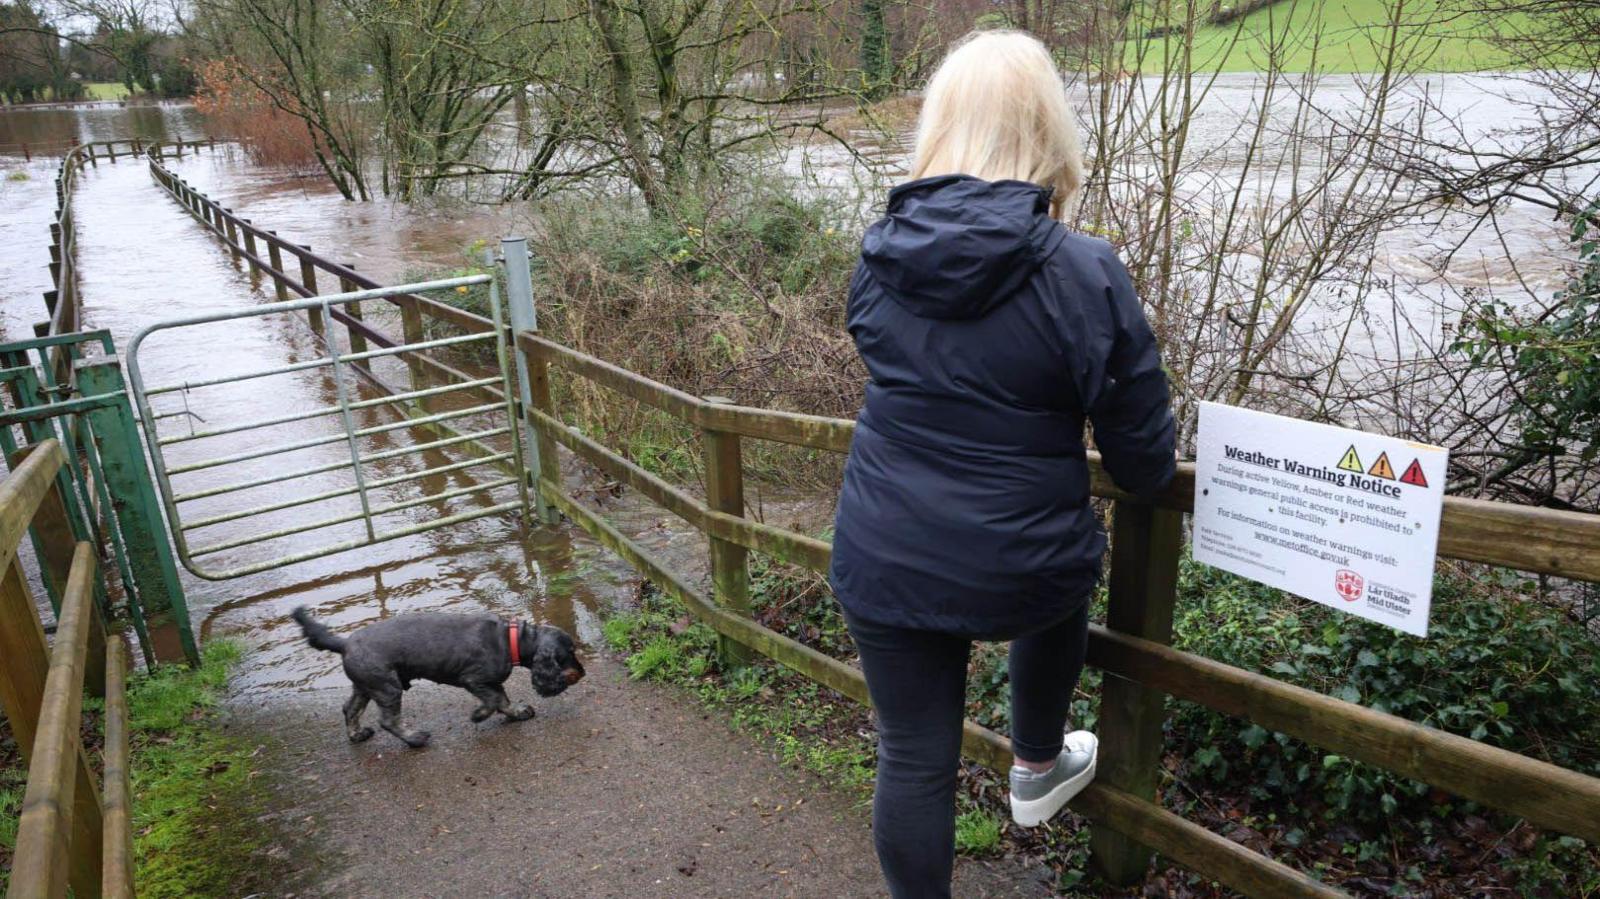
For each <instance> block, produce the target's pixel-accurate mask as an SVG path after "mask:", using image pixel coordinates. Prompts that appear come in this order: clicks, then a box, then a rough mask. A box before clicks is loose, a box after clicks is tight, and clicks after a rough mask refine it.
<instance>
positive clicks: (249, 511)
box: [127, 275, 528, 580]
mask: <svg viewBox="0 0 1600 899" xmlns="http://www.w3.org/2000/svg"><path fill="white" fill-rule="evenodd" d="M478 285H487V286H488V287H489V290H490V296H491V302H490V305H491V307H492V308H493V309H494V320H493V322H492V327H491V328H490V329H489V330H486V331H480V332H475V333H470V334H464V335H459V336H454V337H442V338H437V339H434V340H423V341H418V342H416V343H401V344H395V345H392V346H387V347H383V348H380V349H376V350H363V351H361V352H344V351H342V350H341V349H340V347H339V345H338V343H337V342H336V341H334V340H331V339H324V340H323V341H322V344H323V346H324V347H325V349H326V351H327V354H326V355H325V356H323V357H322V358H319V359H313V360H309V361H303V362H297V363H293V364H290V365H284V366H278V367H274V368H268V369H263V370H259V371H251V372H246V373H242V374H230V375H224V376H220V377H216V378H208V379H203V380H195V381H186V382H183V383H177V384H163V385H156V386H150V385H146V384H145V381H144V375H143V371H142V368H141V365H140V350H141V349H142V348H143V346H144V342H145V341H146V340H147V339H149V338H150V337H151V336H152V335H154V334H156V333H158V332H162V331H168V330H172V329H176V328H185V327H194V326H197V325H204V324H213V323H218V322H228V321H237V320H240V319H245V318H259V317H262V316H273V315H278V316H282V315H292V314H294V313H298V312H305V311H316V312H318V313H320V318H321V320H323V321H328V320H332V318H333V310H334V309H336V308H340V307H343V306H348V305H351V304H354V303H359V302H361V301H362V300H372V299H385V298H388V297H393V296H400V295H420V294H426V293H429V292H432V291H440V290H453V289H457V288H470V287H474V286H478ZM499 310H500V302H499V293H498V285H497V284H496V283H495V279H494V278H493V276H491V275H473V276H469V277H463V278H449V279H444V280H439V281H428V282H424V283H419V284H407V285H400V286H398V287H384V288H378V289H373V290H359V291H354V292H350V293H342V294H332V295H327V296H320V297H315V298H311V299H305V300H291V301H289V302H284V303H270V304H267V305H264V306H258V307H254V308H247V309H237V310H229V311H225V312H217V313H213V314H210V315H202V316H195V317H192V318H185V319H175V320H172V321H166V322H160V323H158V324H155V325H151V326H149V327H147V328H145V329H143V330H141V331H140V332H139V333H138V334H137V335H135V336H134V338H133V341H132V342H131V343H130V344H129V346H128V354H127V355H128V376H129V380H130V382H131V386H132V389H133V395H134V399H135V402H136V403H137V404H138V408H139V417H140V419H141V420H142V421H143V423H144V428H145V436H146V442H147V444H148V446H149V450H150V459H151V463H152V466H153V468H154V472H155V480H156V484H157V485H158V486H159V488H160V490H161V500H162V504H163V506H164V507H165V509H166V513H167V521H168V523H169V525H170V526H171V530H172V539H173V543H174V547H175V549H176V552H177V556H178V559H179V560H180V561H182V563H183V565H184V567H185V568H188V569H189V570H190V571H192V572H194V573H195V574H196V575H198V576H200V577H203V578H207V579H209V580H225V579H228V578H234V577H241V576H243V575H247V574H253V573H255V572H259V571H266V570H268V569H271V568H277V567H280V566H283V565H289V564H292V563H295V562H303V561H306V560H309V559H316V558H321V557H323V556H328V555H332V554H334V553H339V552H344V551H346V550H351V549H357V548H359V547H362V546H369V545H371V544H373V543H379V542H382V541H385V540H393V539H395V538H398V537H404V536H407V535H410V534H418V533H422V532H424V531H430V530H435V529H438V528H442V527H447V526H449V525H453V524H459V523H461V522H465V521H471V520H473V519H475V518H483V517H486V516H489V515H499V514H503V513H506V512H510V511H514V510H526V508H527V502H528V496H527V483H526V481H525V480H524V479H523V478H521V477H517V476H516V475H515V474H512V475H508V476H505V477H501V478H497V479H493V480H487V481H481V482H474V483H472V484H470V485H468V486H465V487H457V488H454V489H449V490H444V491H440V492H438V493H428V494H424V495H423V496H420V497H417V498H413V499H408V500H404V501H402V502H395V503H388V504H384V505H375V504H374V502H373V499H372V491H374V490H376V489H379V488H383V487H390V486H394V485H396V484H400V483H405V482H408V481H418V480H423V479H425V478H429V477H434V476H437V475H444V474H449V473H452V472H460V471H466V470H468V469H474V468H479V467H482V466H486V465H491V464H501V465H503V466H505V467H507V468H509V469H510V470H511V471H512V472H519V471H522V470H523V463H522V443H521V437H520V434H519V431H518V429H517V428H515V427H512V426H511V422H512V421H514V420H515V410H514V409H513V407H512V404H511V400H510V397H512V396H514V390H513V388H512V384H511V374H510V367H509V365H508V354H507V342H506V329H505V328H504V327H503V326H502V324H501V322H500V311H499ZM485 342H489V343H493V345H494V348H495V357H496V359H497V361H498V363H499V368H500V371H499V373H498V374H497V375H494V376H490V377H482V378H469V379H466V380H460V381H456V382H453V383H447V384H443V385H440V386H436V387H426V388H421V389H416V390H409V391H403V392H398V393H385V394H384V395H381V396H378V397H375V398H372V399H356V398H355V392H356V382H355V375H354V374H353V366H354V365H355V364H357V363H364V362H369V361H371V360H373V359H378V358H381V357H386V356H400V355H402V354H408V353H420V352H423V351H426V350H431V349H438V348H441V347H458V346H465V345H469V344H474V343H485ZM323 368H326V369H329V370H330V376H331V379H332V381H333V384H334V389H335V392H336V396H337V399H338V402H337V403H336V404H334V405H330V406H322V407H317V408H312V409H308V410H305V411H303V412H298V413H294V414H291V415H280V416H275V417H271V418H265V419H258V420H252V421H243V422H230V423H226V424H220V425H217V426H214V427H206V428H204V429H202V430H198V431H190V432H189V433H180V434H172V433H162V430H161V427H160V422H161V421H162V420H171V419H172V418H174V417H177V416H179V415H184V416H188V415H193V414H194V413H193V411H192V410H190V409H189V408H188V404H187V402H185V405H184V407H183V408H182V409H181V410H180V409H174V410H169V411H168V412H164V413H162V414H159V415H158V414H157V413H156V412H155V410H154V409H153V408H152V400H154V399H156V398H159V397H165V396H173V395H182V396H183V397H184V398H185V399H187V396H188V394H189V392H190V391H194V390H198V389H200V388H204V387H215V386H218V385H223V384H234V383H240V382H245V381H255V380H259V379H264V378H271V377H274V376H279V375H284V374H290V373H294V372H302V371H309V370H313V369H323ZM491 385H493V386H496V387H498V388H499V392H500V394H501V396H502V397H503V399H501V400H500V401H499V402H497V403H487V404H477V405H470V406H466V407H464V408H458V409H453V410H449V411H444V412H437V413H433V414H429V415H422V416H418V417H414V418H413V417H406V418H402V419H401V420H400V421H397V422H391V423H386V424H381V425H374V426H369V427H365V428H362V427H358V426H357V423H356V420H355V418H354V416H353V413H355V412H357V411H360V410H363V409H373V408H379V407H385V408H391V407H394V406H395V405H396V404H400V403H410V402H416V401H421V400H424V399H434V398H443V397H448V396H451V395H455V394H462V393H466V392H469V391H473V390H480V389H483V388H486V387H490V386H491ZM482 415H495V416H496V417H497V418H499V419H500V421H501V423H500V424H499V425H497V426H494V427H490V428H485V429H481V430H477V431H472V432H467V433H454V434H453V435H452V436H447V437H443V438H440V439H437V440H433V441H429V442H426V443H418V444H412V445H409V446H403V447H400V448H397V449H392V450H385V451H382V452H377V453H367V454H365V455H363V453H362V450H361V441H362V438H364V437H369V436H372V435H375V434H382V433H386V432H389V431H396V430H400V429H405V428H413V427H419V426H423V425H435V426H441V425H442V423H443V422H446V421H452V420H457V419H465V418H471V417H474V416H482ZM332 416H337V417H338V421H339V431H338V432H336V433H333V434H329V435H326V436H321V437H316V438H311V439H303V440H295V441H287V442H279V443H269V445H267V446H265V447H261V448H258V449H252V450H250V451H247V452H243V453H234V454H231V455H223V456H214V457H210V458H205V459H201V460H198V461H193V462H187V463H184V464H181V465H169V464H168V462H167V451H168V448H169V447H171V446H173V445H175V444H187V443H193V442H195V441H203V440H206V439H207V438H212V437H221V436H225V435H229V434H239V433H243V432H262V431H269V430H270V429H271V428H273V427H275V426H279V425H286V424H291V423H294V422H300V421H306V420H310V419H321V418H328V417H332ZM202 419H203V417H202ZM497 437H507V438H509V441H510V446H511V448H510V450H508V451H502V452H494V451H492V450H488V451H484V452H481V453H479V454H477V455H475V456H474V457H472V458H469V459H467V460H464V461H460V462H453V463H450V464H447V465H440V466H435V467H432V468H424V469H422V470H420V471H415V472H408V473H405V474H402V475H395V476H391V477H388V478H380V479H376V480H370V479H369V478H368V477H367V474H366V468H365V466H366V465H368V464H370V463H373V462H378V461H383V460H387V459H393V458H397V457H402V456H414V455H419V454H421V453H423V452H425V451H427V450H435V449H443V448H445V447H456V446H461V445H471V446H472V447H476V448H485V449H487V444H486V443H485V441H488V440H490V439H493V438H497ZM263 439H266V438H263ZM334 443H343V444H345V446H346V449H347V451H348V453H349V459H348V460H347V461H343V462H334V463H328V464H323V465H320V466H302V465H297V464H294V463H292V462H291V463H289V464H287V465H286V466H285V467H286V469H287V470H286V471H284V472H281V473H277V474H273V475H268V476H266V477H257V478H253V479H250V480H242V481H234V482H230V483H226V484H223V485H220V486H212V487H208V488H204V489H195V490H188V491H181V490H179V489H178V488H176V487H175V486H174V484H173V478H174V477H176V476H179V475H183V474H189V473H193V472H199V471H217V470H225V469H226V468H227V467H228V466H230V465H239V464H242V463H244V462H248V461H254V460H258V459H263V458H267V457H271V456H278V455H283V454H288V453H294V452H297V451H300V450H305V449H310V448H314V447H318V446H326V445H329V444H334ZM340 470H348V471H349V473H350V476H351V478H350V483H349V485H348V486H344V487H339V488H337V489H334V490H326V491H321V492H317V493H307V494H302V495H299V496H294V497H292V498H290V499H282V500H276V501H274V502H271V503H266V504H262V505H256V506H251V507H246V508H240V509H232V510H229V511H227V512H224V513H221V514H213V515H210V516H207V517H204V518H193V519H192V518H186V517H185V515H184V513H183V510H182V508H181V507H182V506H183V504H184V503H189V502H193V501H196V500H200V499H207V498H210V497H216V496H222V495H226V494H232V493H238V492H241V491H246V490H250V489H253V488H257V487H263V486H267V485H271V484H275V483H279V482H284V481H292V480H297V479H300V478H305V477H309V476H311V475H316V474H322V473H328V472H334V471H340ZM505 487H513V488H515V498H513V499H509V500H505V501H500V502H495V503H493V504H490V505H486V506H480V507H478V508H475V509H472V510H470V511H465V512H458V513H455V514H451V515H444V516H441V517H439V518H437V519H434V520H431V521H427V522H423V523H420V524H412V525H407V526H405V527H399V528H382V527H380V526H379V525H378V524H377V523H376V522H375V519H377V518H380V517H382V516H385V515H390V514H393V513H395V512H402V511H405V510H407V509H413V508H416V507H419V506H424V505H428V504H430V503H437V502H443V501H446V500H451V499H456V498H458V497H464V496H469V495H482V496H488V495H489V494H491V493H492V491H495V490H499V489H501V488H505ZM352 495H354V496H355V497H357V499H358V500H359V501H360V507H361V508H360V511H359V512H351V513H343V514H339V515H335V516H333V517H328V518H320V519H315V520H312V521H305V522H298V523H296V524H295V525H293V526H291V527H287V528H279V529H276V530H270V531H262V532H259V533H256V534H253V535H250V536H247V537H241V538H235V539H232V540H226V541H219V542H213V543H203V544H200V545H198V546H193V545H191V544H190V535H191V534H192V533H193V532H195V531H198V530H202V529H204V528H207V527H211V526H214V525H218V524H222V523H225V522H232V521H238V520H240V519H245V518H252V517H257V516H262V515H267V514H269V513H273V512H279V511H283V510H287V509H293V508H295V507H298V506H306V505H311V504H315V503H321V502H325V501H327V500H333V499H338V498H341V497H347V496H352ZM357 521H359V522H361V523H362V525H363V527H364V529H365V531H366V534H365V536H364V537H360V538H356V539H351V540H343V541H337V542H332V543H326V544H323V545H320V546H317V547H315V548H312V549H308V550H302V551H299V552H295V553H292V554H289V555H282V556H276V557H272V558H268V559H263V560H260V561H255V562H251V563H249V564H243V565H236V566H233V567H229V568H213V567H208V566H206V565H204V564H202V563H201V562H200V559H202V558H203V557H206V556H212V555H215V554H218V553H222V552H225V551H227V550H232V549H239V548H243V547H247V546H252V545H256V544H261V543H266V542H269V541H272V540H276V539H279V538H283V537H289V536H292V535H296V534H302V533H306V532H309V531H317V530H322V529H325V528H330V527H334V526H336V525H341V524H347V523H350V522H357Z"/></svg>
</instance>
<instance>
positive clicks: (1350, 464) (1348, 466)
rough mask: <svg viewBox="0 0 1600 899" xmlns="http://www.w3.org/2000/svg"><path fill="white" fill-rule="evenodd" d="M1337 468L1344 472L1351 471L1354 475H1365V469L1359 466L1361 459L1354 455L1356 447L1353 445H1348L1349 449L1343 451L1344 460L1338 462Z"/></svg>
mask: <svg viewBox="0 0 1600 899" xmlns="http://www.w3.org/2000/svg"><path fill="white" fill-rule="evenodd" d="M1339 467H1340V468H1342V469H1344V470H1345V471H1353V472H1355V473H1356V474H1365V473H1366V470H1367V469H1366V467H1365V466H1363V465H1362V464H1361V457H1360V456H1358V455H1356V445H1355V444H1354V443H1352V444H1350V448H1349V449H1347V450H1345V451H1344V458H1343V459H1340V460H1339Z"/></svg>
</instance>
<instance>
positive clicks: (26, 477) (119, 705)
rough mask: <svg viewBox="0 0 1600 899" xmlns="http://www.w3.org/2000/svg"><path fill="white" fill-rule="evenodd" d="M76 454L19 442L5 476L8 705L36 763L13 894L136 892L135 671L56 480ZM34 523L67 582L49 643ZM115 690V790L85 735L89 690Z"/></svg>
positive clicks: (2, 633) (0, 632)
mask: <svg viewBox="0 0 1600 899" xmlns="http://www.w3.org/2000/svg"><path fill="white" fill-rule="evenodd" d="M66 464H67V455H66V452H65V451H64V450H63V449H62V448H61V444H60V443H58V442H57V441H55V440H53V439H51V440H46V441H44V442H42V443H38V444H34V445H32V446H29V447H25V448H23V449H22V450H21V451H19V459H18V460H17V461H16V464H15V465H14V466H13V468H12V471H11V474H10V475H8V476H7V477H6V478H5V480H4V481H0V566H3V567H4V569H5V574H4V580H3V581H0V708H3V709H4V712H5V716H6V720H7V722H9V724H10V726H11V732H12V734H13V735H14V736H15V737H16V741H17V746H18V747H19V748H21V750H22V754H23V757H24V758H25V759H26V760H27V762H28V783H27V788H26V791H25V792H24V794H23V799H22V817H21V820H20V821H19V822H18V825H17V844H16V850H15V852H14V853H13V857H12V865H11V885H10V888H9V889H8V891H7V893H6V895H7V896H8V897H13V899H20V897H27V899H35V897H58V896H64V895H66V892H67V888H68V886H71V888H72V891H73V894H74V895H77V896H111V897H129V896H132V895H133V851H132V839H133V836H132V834H133V831H132V827H131V818H130V815H131V810H130V807H129V788H128V711H127V701H126V695H125V693H124V678H125V676H126V671H127V661H126V654H125V649H124V646H123V643H122V640H121V639H120V638H116V639H110V640H108V639H107V638H106V632H105V627H104V625H103V623H102V621H101V617H100V616H101V611H100V609H99V608H98V607H97V606H96V604H95V602H94V593H95V590H94V583H95V566H96V564H97V563H96V555H95V550H94V546H93V545H92V544H90V543H88V542H85V541H77V540H74V539H73V536H72V531H71V528H70V526H69V523H68V521H67V512H66V506H65V503H64V502H63V501H62V496H61V491H60V488H59V485H58V481H57V478H56V474H57V472H59V471H60V470H61V468H62V466H64V465H66ZM30 527H32V528H34V529H35V530H36V531H37V532H38V534H39V536H40V537H41V546H42V547H43V550H42V551H41V553H40V559H39V565H40V568H41V569H42V570H43V574H44V577H45V579H46V580H47V581H53V582H55V583H58V584H59V585H60V594H59V595H60V596H61V612H60V615H59V617H58V619H57V624H56V633H55V641H54V645H53V646H52V645H47V644H46V641H45V635H44V627H43V626H42V625H41V623H40V621H39V611H38V607H37V606H36V605H35V604H34V598H33V594H32V592H31V591H30V590H29V589H28V581H27V579H26V578H25V577H24V576H23V574H22V571H21V568H20V566H19V564H18V562H17V547H18V545H19V544H20V543H21V541H22V536H23V534H24V533H25V532H27V530H28V529H29V528H30ZM85 687H87V688H88V689H89V691H90V692H91V693H92V694H94V695H97V696H104V697H105V732H104V743H105V776H104V781H105V791H104V794H103V796H102V793H101V787H100V784H99V780H100V779H99V778H97V777H96V776H95V769H94V766H93V765H92V764H91V763H90V760H89V757H88V754H87V753H86V752H85V751H84V748H83V744H82V742H81V741H80V739H79V733H80V732H81V729H82V726H83V691H84V688H85Z"/></svg>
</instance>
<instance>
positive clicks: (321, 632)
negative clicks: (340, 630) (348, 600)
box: [289, 606, 345, 653]
mask: <svg viewBox="0 0 1600 899" xmlns="http://www.w3.org/2000/svg"><path fill="white" fill-rule="evenodd" d="M289 617H291V618H293V619H294V620H295V621H297V622H299V623H300V630H301V632H302V633H304V634H305V635H306V642H307V643H310V644H311V648H312V649H323V650H327V651H328V652H337V653H343V652H344V644H345V639H344V638H343V637H341V636H339V635H338V634H335V633H334V632H333V631H330V630H328V626H327V625H325V624H323V623H322V622H320V621H318V620H317V619H315V618H312V617H311V613H310V612H308V611H306V607H305V606H300V607H299V608H297V609H295V610H294V611H293V612H291V613H289Z"/></svg>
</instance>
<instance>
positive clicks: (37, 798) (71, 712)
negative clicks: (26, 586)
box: [7, 543, 103, 899]
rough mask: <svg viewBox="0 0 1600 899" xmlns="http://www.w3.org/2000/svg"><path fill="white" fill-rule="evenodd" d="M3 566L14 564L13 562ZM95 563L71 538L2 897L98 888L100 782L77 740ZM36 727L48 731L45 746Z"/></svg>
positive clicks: (92, 891) (89, 549)
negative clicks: (6, 886)
mask: <svg viewBox="0 0 1600 899" xmlns="http://www.w3.org/2000/svg"><path fill="white" fill-rule="evenodd" d="M10 567H11V569H12V570H15V569H16V565H15V564H13V565H12V566H10ZM94 567H95V563H94V549H93V548H92V547H90V546H89V544H87V543H79V544H77V546H76V548H75V551H74V556H73V565H72V569H73V570H72V576H71V577H70V578H69V580H68V583H69V586H68V588H67V591H66V596H65V597H63V599H62V603H61V617H60V619H59V620H58V622H57V627H56V639H55V645H54V646H53V647H51V650H50V655H49V659H50V661H49V667H48V668H47V669H46V670H44V671H42V672H39V676H40V677H42V679H43V688H42V690H41V694H40V695H41V698H40V701H39V707H38V708H37V710H35V714H36V715H37V717H36V718H35V720H34V721H33V722H32V724H33V729H34V734H33V735H32V737H31V739H30V740H29V742H28V743H27V744H26V745H27V747H28V748H27V749H24V750H23V752H24V754H25V755H26V756H27V758H28V786H27V791H26V793H25V794H24V795H23V800H22V816H21V818H20V819H19V820H18V822H17V845H16V855H15V857H14V858H13V859H12V867H11V889H10V891H9V892H8V893H7V895H8V896H26V897H29V899H32V897H34V896H40V897H45V896H61V895H65V892H66V889H65V888H66V886H67V885H68V884H70V885H71V886H72V889H73V892H74V894H76V895H80V896H98V895H100V869H101V861H100V855H101V839H102V837H103V830H102V824H101V808H100V785H99V784H98V783H97V782H96V779H95V776H94V772H93V769H92V768H90V767H89V760H88V756H87V755H86V754H85V753H84V751H83V744H82V742H81V741H80V740H79V739H78V731H79V729H80V728H81V727H82V723H81V722H82V714H83V675H84V671H83V664H84V653H85V651H86V649H87V637H88V634H87V630H88V625H89V622H90V620H92V617H93V616H94V614H95V611H94V602H93V599H92V594H93V587H92V586H91V584H92V581H93V579H94ZM7 592H10V591H7ZM34 614H35V615H36V614H37V613H34ZM36 621H37V618H35V622H36ZM8 711H9V710H8ZM8 717H9V714H8ZM40 734H43V735H45V737H46V738H47V739H46V740H45V741H44V745H40V743H39V736H40ZM22 745H23V744H22V743H21V742H20V734H19V743H18V746H19V747H21V746H22Z"/></svg>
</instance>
